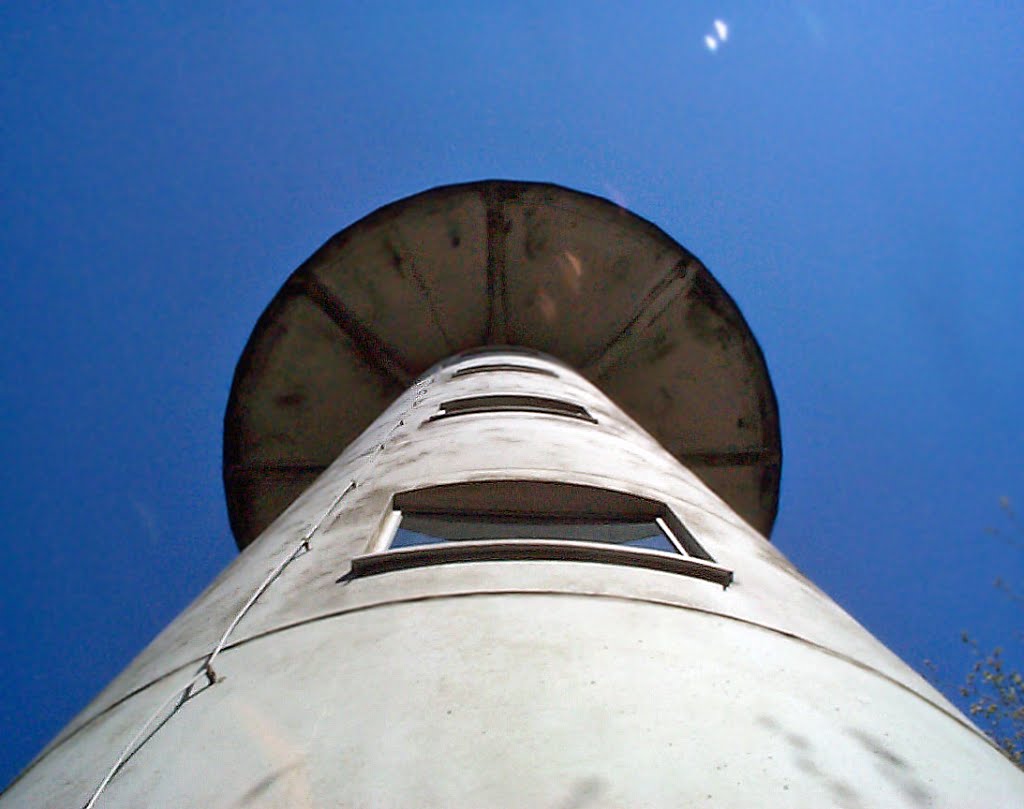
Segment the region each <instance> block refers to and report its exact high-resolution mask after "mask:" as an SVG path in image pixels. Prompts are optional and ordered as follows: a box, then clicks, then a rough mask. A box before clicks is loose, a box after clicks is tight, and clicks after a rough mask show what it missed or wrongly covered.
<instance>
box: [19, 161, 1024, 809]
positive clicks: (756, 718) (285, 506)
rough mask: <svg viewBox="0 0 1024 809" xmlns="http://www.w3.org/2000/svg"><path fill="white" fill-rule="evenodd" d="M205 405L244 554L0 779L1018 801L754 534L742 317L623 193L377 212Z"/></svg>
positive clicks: (767, 480) (311, 792) (116, 800)
mask: <svg viewBox="0 0 1024 809" xmlns="http://www.w3.org/2000/svg"><path fill="white" fill-rule="evenodd" d="M224 425H225V431H224V483H225V490H226V494H227V503H228V511H229V514H230V519H231V526H232V530H233V531H234V534H235V539H236V541H237V543H238V546H239V548H240V549H242V553H241V554H240V555H239V557H238V558H237V560H236V561H235V562H234V563H232V564H231V565H230V566H229V567H228V568H227V569H226V570H225V571H224V572H223V573H222V574H221V575H220V576H219V577H218V578H217V579H216V580H215V581H214V582H213V583H212V584H211V585H210V586H209V587H208V588H207V589H206V590H205V591H204V592H203V593H202V594H201V595H200V596H199V597H198V598H197V599H196V600H195V602H193V604H192V605H191V606H189V607H188V608H187V609H186V610H185V612H183V613H182V614H181V615H180V616H179V617H178V618H177V619H176V620H175V621H174V622H173V623H172V624H171V625H170V626H168V627H167V628H166V629H165V630H164V631H163V632H162V633H161V634H160V635H159V636H158V637H157V638H156V639H155V640H154V641H153V642H152V643H151V644H150V645H149V646H148V647H147V648H146V649H145V650H144V651H143V652H142V653H141V654H140V655H139V656H138V658H137V659H136V660H135V661H134V662H133V663H132V664H131V665H130V666H129V667H128V669H126V670H125V671H124V672H123V673H122V674H121V675H120V676H118V677H117V678H116V679H115V680H114V681H113V682H112V683H111V684H110V685H109V686H108V687H107V688H106V689H105V690H104V691H103V692H102V693H100V695H99V696H97V697H96V699H95V700H94V701H93V702H92V703H91V704H90V705H89V706H88V707H87V708H86V709H85V710H84V711H83V712H82V713H81V714H80V715H79V716H78V717H76V718H75V719H74V720H73V721H72V722H71V723H70V724H69V725H68V727H67V728H65V729H64V731H62V732H61V734H60V735H59V736H58V737H57V738H56V739H55V740H54V741H53V742H52V743H51V744H50V745H49V746H48V747H47V748H46V749H45V750H44V751H43V752H42V753H41V754H40V755H39V756H38V757H37V759H36V760H35V761H34V762H33V763H32V764H31V765H30V766H29V768H28V769H27V770H26V771H25V772H24V773H23V774H22V775H21V776H20V777H19V779H18V780H17V781H15V783H14V784H13V785H12V786H11V787H10V788H9V789H8V790H7V792H6V793H5V794H4V795H3V796H2V797H0V809H12V808H13V807H33V809H36V808H37V807H83V806H84V807H89V809H92V807H142V806H145V807H168V808H169V809H170V808H173V809H180V807H199V806H202V807H341V806H344V807H374V809H377V808H382V807H517V808H518V807H522V806H538V807H580V808H582V807H593V809H597V808H598V807H609V808H610V807H623V806H629V807H662V806H664V807H673V809H677V808H678V807H692V806H715V807H737V809H739V808H740V807H742V808H743V809H747V808H748V807H753V806H758V807H776V806H777V807H783V806H785V807H810V806H814V807H818V806H840V807H864V808H865V809H866V808H868V807H872V808H874V807H886V808H887V809H888V808H889V807H904V806H905V807H949V809H964V807H971V806H978V807H996V806H1007V807H1008V806H1014V805H1020V801H1021V800H1022V796H1024V773H1021V772H1020V771H1019V770H1017V769H1016V768H1015V767H1014V766H1013V765H1012V764H1011V763H1010V762H1009V760H1008V759H1006V758H1005V757H1004V756H1003V755H1002V754H1001V753H1000V752H999V750H998V749H997V748H996V747H995V746H994V745H992V744H991V743H990V742H989V741H988V739H987V738H986V737H985V736H984V735H983V734H981V733H980V732H979V731H978V730H977V729H976V728H975V727H974V726H973V725H972V724H971V723H970V722H969V721H968V720H967V719H966V718H965V717H964V716H963V715H962V714H961V713H960V712H959V711H958V710H957V709H956V708H955V707H954V706H953V705H951V704H950V703H949V702H948V701H947V700H946V699H944V698H943V697H942V696H941V694H939V693H938V692H937V691H936V690H935V689H934V688H933V687H932V686H931V685H929V684H928V683H927V682H926V681H925V680H924V679H923V678H921V677H920V676H919V675H918V674H917V673H915V672H914V671H913V670H912V669H911V668H910V667H909V666H907V665H906V664H905V663H903V662H902V661H901V660H900V659H899V658H898V657H896V656H895V655H894V654H893V653H892V652H890V651H889V650H888V649H887V648H886V647H885V646H883V645H882V644H881V643H880V642H879V641H878V640H876V639H875V638H874V637H873V636H872V635H871V634H870V633H868V632H867V631H866V630H865V629H864V628H863V627H861V626H860V625H859V624H858V623H857V622H856V621H855V620H854V619H853V618H851V617H850V616H849V615H848V614H847V613H845V612H844V611H843V610H842V609H841V608H840V607H839V606H837V605H836V604H835V603H834V602H833V601H832V600H831V599H829V598H828V596H827V595H825V594H824V593H822V592H821V591H820V590H818V589H817V588H816V587H815V586H814V585H813V584H812V583H811V582H810V581H808V580H807V579H806V578H805V577H804V576H802V575H801V574H800V573H799V572H798V571H797V570H796V569H795V568H794V567H793V566H792V565H791V564H790V563H789V562H788V561H787V560H786V559H785V557H784V556H783V555H782V554H781V553H779V551H778V550H776V549H775V548H774V547H773V546H772V544H771V543H770V542H769V541H768V537H769V535H770V533H771V528H772V524H773V521H774V519H775V514H776V511H777V508H778V501H779V479H780V464H781V447H780V438H779V425H778V413H777V407H776V402H775V396H774V393H773V391H772V386H771V382H770V379H769V377H768V372H767V369H766V366H765V362H764V359H763V357H762V354H761V351H760V349H759V347H758V345H757V342H756V341H755V339H754V337H753V335H752V334H751V332H750V330H749V328H748V327H747V324H746V322H745V321H744V319H743V317H742V315H741V314H740V312H739V310H738V309H737V307H736V305H735V304H734V303H733V301H732V300H731V299H730V298H729V296H728V295H727V294H726V293H725V291H724V290H723V289H722V288H721V287H720V286H719V284H718V283H717V282H716V281H715V280H714V278H712V276H711V275H710V274H709V273H708V271H707V269H705V267H704V266H703V265H702V264H701V263H700V261H699V260H697V259H696V258H695V257H694V256H693V255H691V254H690V253H689V252H687V251H686V250H685V249H684V248H683V247H681V246H680V245H679V244H677V243H676V242H675V241H673V240H672V239H671V238H670V237H669V236H667V235H666V234H665V233H664V232H662V231H661V230H659V229H658V228H657V227H655V226H654V225H652V224H650V223H649V222H646V221H644V220H643V219H641V218H639V217H637V216H635V215H634V214H631V213H629V212H628V211H626V210H623V209H622V208H621V207H619V206H617V205H614V204H612V203H610V202H608V201H606V200H603V199H599V198H597V197H593V196H589V195H587V194H582V193H579V192H576V191H571V190H569V189H565V188H560V187H557V186H552V185H544V184H536V183H519V182H505V181H487V182H479V183H470V184H466V185H457V186H449V187H442V188H436V189H433V190H431V191H427V192H424V193H422V194H418V195H416V196H413V197H410V198H408V199H404V200H401V201H399V202H396V203H393V204H391V205H388V206H386V207H384V208H382V209H380V210H378V211H376V212H375V213H373V214H371V215H369V216H368V217H366V218H365V219H363V220H361V221H359V222H357V223H356V224H354V225H352V226H350V227H348V228H346V229H345V230H343V231H341V232H340V233H339V234H337V235H336V236H334V237H333V238H332V239H330V240H329V241H328V242H327V243H326V244H325V245H324V246H323V247H321V248H320V249H319V250H318V251H317V252H316V253H314V254H313V256H312V257H310V258H309V259H308V260H307V261H306V262H305V263H304V264H302V266H300V267H299V268H298V269H297V270H296V271H295V272H294V273H293V274H292V275H291V277H290V278H289V279H288V280H287V281H286V282H285V284H284V286H283V287H282V288H281V290H280V291H279V292H278V294H277V295H276V296H275V298H274V299H273V300H272V301H271V303H270V305H269V306H268V308H267V310H266V311H265V312H264V314H263V315H262V317H261V318H260V320H259V322H258V323H257V325H256V328H255V330H254V332H253V334H252V336H251V338H250V340H249V342H248V345H247V346H246V347H245V350H244V352H243V354H242V357H241V360H240V361H239V363H238V368H237V370H236V373H235V378H234V383H233V385H232V389H231V395H230V400H229V403H228V407H227V413H226V415H225V420H224ZM822 541H824V542H827V541H828V538H827V537H823V538H822Z"/></svg>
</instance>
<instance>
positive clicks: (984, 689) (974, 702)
mask: <svg viewBox="0 0 1024 809" xmlns="http://www.w3.org/2000/svg"><path fill="white" fill-rule="evenodd" d="M999 506H1000V508H1001V509H1002V511H1003V513H1004V516H1005V521H1006V525H1005V526H1004V527H1003V528H1001V529H1000V528H989V529H987V533H989V534H990V535H992V536H995V537H998V538H1000V539H1002V540H1003V541H1005V542H1007V543H1008V544H1009V545H1010V546H1011V547H1013V548H1014V549H1015V550H1016V551H1020V552H1024V532H1022V531H1021V529H1020V524H1019V523H1018V522H1017V515H1016V514H1015V513H1014V510H1013V506H1012V504H1011V503H1010V499H1009V498H1008V497H1001V498H999ZM995 587H996V589H997V590H999V591H1001V592H1002V593H1003V594H1004V595H1005V596H1006V598H1007V599H1008V600H1009V601H1010V602H1013V603H1017V604H1024V595H1022V594H1021V592H1020V591H1018V590H1016V589H1015V587H1014V585H1013V584H1012V583H1008V582H1006V581H1005V580H1003V579H1001V578H998V579H996V580H995ZM960 639H961V640H962V641H963V643H964V645H965V646H966V647H967V648H968V650H969V653H970V655H971V659H972V665H971V668H970V670H969V671H968V673H967V676H966V677H965V678H964V681H963V683H961V684H960V685H959V686H958V687H957V694H958V696H959V697H960V698H961V699H962V700H963V703H962V704H964V705H965V706H966V708H967V712H968V713H969V714H970V716H971V718H972V719H973V720H974V721H975V722H976V723H977V724H978V725H979V726H980V727H981V729H982V730H984V731H985V732H986V733H987V734H988V735H989V736H990V737H991V738H992V740H993V741H995V743H996V744H998V745H999V747H1001V748H1002V749H1003V751H1004V752H1005V753H1006V754H1007V755H1008V756H1009V757H1010V759H1011V760H1012V761H1013V762H1014V763H1015V764H1017V766H1018V767H1021V768H1022V769H1024V674H1022V673H1021V671H1020V670H1019V669H1018V668H1017V667H1016V666H1013V665H1010V664H1008V663H1007V662H1006V659H1005V658H1004V656H1003V649H1002V647H998V646H997V647H996V648H995V649H993V650H992V651H991V652H983V651H982V649H981V647H980V645H979V644H978V641H977V640H975V639H974V638H973V637H971V635H970V634H969V633H967V632H964V633H963V634H962V635H961V636H960ZM1016 640H1017V641H1018V642H1021V641H1024V632H1020V633H1018V636H1017V638H1016Z"/></svg>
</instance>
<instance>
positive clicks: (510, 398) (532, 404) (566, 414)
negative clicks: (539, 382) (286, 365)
mask: <svg viewBox="0 0 1024 809" xmlns="http://www.w3.org/2000/svg"><path fill="white" fill-rule="evenodd" d="M515 400H520V401H515ZM481 413H536V414H539V415H545V416H561V417H563V418H570V419H576V420H578V421H586V422H590V423H591V424H597V419H595V418H594V417H593V416H592V415H591V414H590V411H589V410H587V408H585V407H584V406H583V405H580V404H576V403H575V402H567V401H565V400H564V399H555V398H553V397H551V396H536V395H534V394H525V393H485V394H479V395H476V396H460V397H459V398H456V399H449V400H448V401H446V402H442V403H441V404H440V405H438V412H437V413H435V414H434V415H433V416H431V417H430V418H429V419H427V421H428V422H433V421H440V420H442V419H449V418H455V417H456V416H472V415H479V414H481Z"/></svg>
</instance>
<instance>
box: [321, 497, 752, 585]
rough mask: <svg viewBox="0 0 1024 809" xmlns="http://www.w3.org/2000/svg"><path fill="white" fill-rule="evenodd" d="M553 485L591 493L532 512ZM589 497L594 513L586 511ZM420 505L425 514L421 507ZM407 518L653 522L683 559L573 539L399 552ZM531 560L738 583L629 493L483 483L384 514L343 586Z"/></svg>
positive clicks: (665, 516) (395, 504) (671, 518)
mask: <svg viewBox="0 0 1024 809" xmlns="http://www.w3.org/2000/svg"><path fill="white" fill-rule="evenodd" d="M510 485H511V486H517V485H518V486H519V487H520V488H521V489H523V490H524V492H525V494H524V496H520V497H517V498H511V500H512V501H513V506H512V507H511V508H510V507H509V503H508V500H509V498H508V496H507V487H508V486H510ZM545 487H548V488H549V491H550V490H554V491H555V497H557V496H558V494H562V495H565V494H580V493H583V494H582V496H580V497H578V498H577V501H578V502H576V503H571V502H570V503H564V504H563V508H561V509H559V510H557V511H556V513H550V512H549V511H547V510H544V509H543V508H535V509H532V510H529V509H527V508H526V507H525V506H524V504H525V503H528V502H530V498H529V494H530V492H531V491H532V492H536V491H542V490H543V489H544V488H545ZM488 489H489V490H490V491H489V492H488ZM467 492H469V493H475V494H477V495H478V496H477V497H476V500H477V502H476V503H473V502H472V500H471V502H470V503H469V507H468V508H457V507H454V506H455V503H456V502H461V501H460V495H464V494H465V493H467ZM481 492H483V495H482V496H481ZM501 495H503V496H504V497H505V502H498V501H497V499H496V497H497V496H501ZM588 498H589V499H590V502H591V505H590V507H588V506H587V505H586V503H587V500H588ZM488 499H491V500H492V502H491V504H490V507H489V508H488V507H487V505H486V501H487V500H488ZM608 500H611V502H610V503H608V504H607V505H606V506H605V507H603V508H596V509H595V504H599V503H604V502H605V501H608ZM417 501H418V502H417ZM444 501H448V506H449V507H442V506H443V505H444ZM516 504H518V505H516ZM417 505H418V506H419V507H418V508H417V507H415V506H417ZM403 513H405V514H418V515H431V516H452V517H460V516H461V517H493V518H503V519H509V518H515V517H521V518H524V519H538V518H541V519H549V518H550V519H555V520H557V519H559V518H561V519H592V520H594V521H600V520H602V519H605V520H627V521H630V520H635V521H650V522H654V523H655V524H656V525H657V526H658V528H659V529H660V530H661V531H662V533H664V535H665V537H666V538H667V539H668V541H669V543H670V544H671V545H672V546H673V547H674V548H675V549H676V551H677V553H669V552H666V551H661V550H655V549H651V548H638V547H633V546H629V545H621V544H617V543H607V542H597V541H593V542H589V541H585V540H568V539H484V540H454V541H449V542H440V543H430V544H422V545H410V546H406V547H402V548H392V547H391V543H392V542H393V541H394V537H395V535H396V534H397V532H398V529H399V527H400V526H401V522H402V515H403ZM527 560H534V561H574V562H594V563H600V564H616V565H621V566H625V567H637V568H645V569H650V570H660V571H665V572H670V573H676V574H679V575H683V576H687V577H689V578H697V579H703V580H706V581H711V582H714V583H716V584H720V585H721V586H722V587H723V589H724V588H727V587H728V586H729V585H730V584H731V583H732V581H733V572H732V570H730V569H729V568H726V567H724V566H723V565H720V564H719V563H718V562H717V561H715V560H714V559H713V558H712V557H711V555H710V554H709V553H708V552H707V551H706V550H705V549H704V548H703V547H702V546H701V544H700V543H699V542H698V541H697V539H696V538H695V537H694V536H693V534H692V533H691V532H690V531H689V530H688V529H687V528H686V526H685V524H684V523H683V522H682V521H681V520H680V519H679V517H678V515H676V514H675V513H674V512H673V511H672V509H670V508H669V507H668V505H667V504H665V503H663V502H659V501H655V500H650V499H648V498H643V497H639V496H637V495H632V494H629V493H626V492H616V491H614V490H608V489H601V488H599V487H593V486H583V485H576V484H568V483H561V482H554V481H480V482H474V483H456V484H447V485H442V486H432V487H425V488H423V489H418V490H411V491H407V492H400V493H398V494H396V495H395V496H394V497H393V498H392V502H391V508H390V510H389V511H388V512H387V513H386V514H385V515H384V518H383V520H382V521H381V524H380V527H379V529H378V531H377V532H376V533H375V535H374V537H373V539H372V540H371V542H370V544H369V547H368V548H367V550H366V552H365V553H364V554H361V555H359V556H356V557H354V558H353V560H352V569H351V571H350V572H349V573H348V574H346V576H343V577H342V579H339V581H347V580H350V579H353V578H362V577H365V576H373V575H378V574H382V573H388V572H392V571H398V570H410V569H413V568H418V567H430V566H436V565H446V564H453V563H461V562H493V561H527Z"/></svg>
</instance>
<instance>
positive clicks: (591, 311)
mask: <svg viewBox="0 0 1024 809" xmlns="http://www.w3.org/2000/svg"><path fill="white" fill-rule="evenodd" d="M495 343H504V344H514V345H521V346H528V347H532V348H536V349H538V350H540V351H544V352H546V353H548V354H551V355H553V356H555V357H558V358H559V359H561V360H563V361H565V362H567V363H568V364H569V365H571V366H572V367H574V368H578V369H581V371H582V373H583V375H584V376H585V377H587V378H588V379H591V380H592V381H595V382H596V383H597V384H598V385H599V386H600V387H601V389H602V390H603V391H604V392H605V393H606V394H607V395H608V396H610V397H611V398H612V399H613V400H614V401H615V402H616V403H618V404H619V405H620V406H621V407H622V408H623V409H625V410H626V412H627V413H629V414H630V415H631V416H632V417H633V418H634V419H636V420H637V421H638V422H639V423H640V424H641V425H643V427H644V428H645V429H646V430H647V431H648V432H650V433H651V434H652V435H653V436H654V437H655V439H656V440H658V441H659V442H660V443H661V444H662V445H663V446H665V447H666V448H667V449H668V450H669V451H670V452H671V453H672V454H673V455H675V456H676V458H678V459H679V460H680V461H682V462H683V463H684V464H685V465H686V466H688V467H689V468H690V469H692V470H693V471H694V472H695V473H696V474H697V475H698V476H699V477H700V478H701V479H702V480H703V481H704V482H705V483H707V484H708V485H709V486H710V487H711V488H712V489H713V490H714V491H715V492H716V493H717V494H719V496H721V497H722V498H723V499H725V501H726V502H727V503H729V505H730V506H731V507H732V509H733V510H734V511H735V512H736V513H738V514H739V515H740V516H741V517H743V519H745V520H746V521H747V522H749V523H750V524H751V525H752V526H753V527H754V528H755V529H757V530H758V531H760V532H761V533H762V534H763V535H764V536H768V535H769V534H770V531H771V527H772V523H773V522H774V519H775V513H776V511H777V509H778V494H779V475H780V465H781V446H780V440H779V423H778V411H777V407H776V403H775V396H774V393H773V391H772V387H771V382H770V380H769V377H768V373H767V370H766V368H765V364H764V360H763V358H762V356H761V351H760V349H759V348H758V345H757V342H756V341H755V339H754V337H753V335H752V334H751V333H750V330H749V329H748V327H747V325H746V323H745V321H744V320H743V317H742V315H741V314H740V312H739V310H738V309H737V308H736V306H735V304H734V303H733V302H732V300H731V299H730V298H729V296H728V295H727V294H726V293H725V292H724V291H723V290H722V288H721V287H720V286H719V285H718V283H717V282H716V281H715V280H714V278H712V277H711V275H710V273H708V271H707V270H706V269H705V268H704V266H703V265H702V264H701V263H700V262H699V261H698V260H697V259H696V258H695V257H694V256H692V255H691V254H690V253H689V252H688V251H687V250H685V249H684V248H683V247H682V246H680V245H679V244H677V243H676V242H675V241H673V240H672V239H671V238H670V237H669V236H667V235H666V234H665V233H664V232H662V231H661V230H659V229H658V228H657V227H655V226H654V225H652V224H650V223H649V222H646V221H644V220H643V219H640V218H639V217H637V216H635V215H634V214H631V213H629V212H628V211H626V210H624V209H622V208H620V207H619V206H617V205H614V204H613V203H611V202H608V201H606V200H603V199H600V198H597V197H593V196H590V195H587V194H582V193H579V192H576V191H570V190H568V189H565V188H560V187H557V186H552V185H544V184H539V183H513V182H502V181H489V182H480V183H471V184H467V185H458V186H448V187H443V188H437V189H434V190H432V191H427V192H425V193H423V194H418V195H416V196H414V197H410V198H408V199H405V200H401V201H399V202H396V203H394V204H392V205H388V206H386V207H384V208H381V209H380V210H379V211H377V212H375V213H373V214H371V215H370V216H368V217H366V218H365V219H363V220H361V221H360V222H357V223H356V224H354V225H352V226H351V227H349V228H347V229H345V230H343V231H341V232H340V233H339V234H337V235H336V236H334V237H333V238H332V239H330V240H329V241H328V242H327V243H326V244H325V245H324V246H323V247H321V248H320V249H319V250H318V251H317V252H316V253H315V254H314V255H313V256H312V257H311V258H310V259H309V260H308V261H306V262H305V263H304V264H303V265H302V266H301V267H299V269H298V270H296V271H295V273H294V274H293V275H292V276H291V278H289V280H288V281H287V283H286V284H285V285H284V286H283V287H282V289H281V291H280V292H279V293H278V294H277V296H276V297H275V298H274V300H273V301H272V302H271V304H270V306H269V307H268V309H267V311H266V312H265V313H264V314H263V316H262V317H261V319H260V322H259V324H258V325H257V327H256V329H255V330H254V332H253V335H252V337H251V339H250V341H249V344H248V345H247V346H246V349H245V352H244V354H243V356H242V359H241V361H240V362H239V364H238V370H237V372H236V375H235V380H234V385H233V387H232V391H231V398H230V402H229V405H228V410H227V414H226V416H225V433H224V483H225V488H226V492H227V499H228V511H229V514H230V517H231V525H232V529H233V530H234V533H235V537H236V539H237V541H238V544H239V546H240V547H245V546H246V545H247V544H248V543H249V542H251V541H252V540H253V539H254V538H255V537H256V536H257V535H258V534H259V533H260V532H261V531H262V530H263V529H264V528H266V526H267V525H269V524H270V522H271V521H272V520H273V519H274V518H275V517H277V516H278V514H280V513H281V512H282V511H283V510H284V509H285V507H287V506H288V505H289V504H290V503H291V502H292V501H293V500H294V499H295V498H296V497H297V496H298V495H299V494H300V493H301V492H302V491H304V490H305V488H306V487H307V486H309V485H310V483H312V481H313V480H314V479H315V478H316V476H317V475H318V474H319V473H320V472H321V471H323V469H325V468H326V467H327V465H328V464H330V463H331V461H333V460H334V458H335V457H337V456H338V454H340V453H341V451H342V450H343V449H344V448H345V447H346V446H348V444H349V443H351V442H352V441H353V440H354V439H355V438H356V437H357V436H358V435H359V434H360V433H361V432H362V431H363V430H364V429H365V428H366V427H367V426H368V425H369V424H370V422H371V421H372V420H373V419H374V418H375V417H376V416H377V414H379V413H380V412H381V410H382V409H383V408H384V407H385V406H387V405H388V404H389V403H390V402H391V401H393V400H394V399H395V398H396V397H397V396H398V395H399V394H400V393H401V392H402V390H404V389H405V387H406V386H407V385H408V384H409V382H411V381H412V379H414V378H415V377H416V376H417V375H418V374H420V373H422V372H423V371H424V370H426V369H427V368H429V367H430V366H431V365H433V364H434V363H436V362H439V361H440V360H441V359H443V358H444V357H447V356H449V355H451V354H453V353H454V352H456V351H461V350H464V349H468V348H472V347H474V346H482V345H490V344H495Z"/></svg>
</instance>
